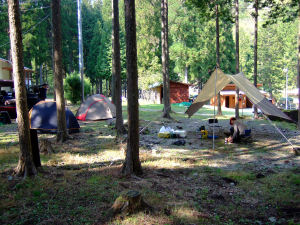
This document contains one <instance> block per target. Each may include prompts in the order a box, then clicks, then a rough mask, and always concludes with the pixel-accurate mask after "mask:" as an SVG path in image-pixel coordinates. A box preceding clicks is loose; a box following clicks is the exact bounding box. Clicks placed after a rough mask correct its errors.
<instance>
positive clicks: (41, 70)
mask: <svg viewBox="0 0 300 225" xmlns="http://www.w3.org/2000/svg"><path fill="white" fill-rule="evenodd" d="M43 83H44V81H43V64H41V65H40V85H42V84H43Z"/></svg>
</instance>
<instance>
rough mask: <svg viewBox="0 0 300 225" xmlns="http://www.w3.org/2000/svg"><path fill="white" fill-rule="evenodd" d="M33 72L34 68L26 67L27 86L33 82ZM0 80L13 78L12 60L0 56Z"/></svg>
mask: <svg viewBox="0 0 300 225" xmlns="http://www.w3.org/2000/svg"><path fill="white" fill-rule="evenodd" d="M32 73H33V70H32V69H29V68H27V67H24V74H25V84H26V86H30V85H31V84H32ZM0 80H13V73H12V62H11V61H9V60H6V59H2V58H0Z"/></svg>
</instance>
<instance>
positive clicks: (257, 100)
mask: <svg viewBox="0 0 300 225" xmlns="http://www.w3.org/2000/svg"><path fill="white" fill-rule="evenodd" d="M217 70H218V71H217ZM217 70H215V71H214V72H213V74H212V75H211V76H210V78H209V79H208V81H207V82H206V84H205V86H204V88H203V89H202V91H201V92H200V94H199V95H198V97H197V98H196V100H195V101H194V102H193V104H192V105H191V106H190V107H189V108H188V110H187V111H186V112H185V113H186V114H188V116H189V117H191V116H192V115H193V114H194V113H196V112H197V111H198V110H199V109H200V108H201V107H202V106H203V105H204V104H205V102H207V101H208V100H210V99H211V98H213V97H214V95H215V93H214V91H213V90H215V85H216V92H217V93H218V92H219V91H221V90H222V89H223V88H224V87H225V86H226V85H227V84H228V83H230V82H233V83H234V84H236V86H237V87H238V88H239V89H240V90H241V91H243V92H244V93H245V95H246V96H247V97H248V98H249V99H250V100H251V101H252V103H253V104H255V105H256V106H257V107H258V108H259V109H260V110H261V111H262V112H263V113H264V114H266V115H273V116H277V117H281V118H284V119H288V120H291V118H289V117H288V116H287V115H286V114H285V113H284V112H282V111H281V110H280V109H278V108H277V107H276V106H275V105H273V104H272V103H271V102H269V101H268V99H266V97H264V96H263V95H262V94H261V93H260V91H259V90H258V89H257V88H256V87H255V86H254V85H253V84H252V83H251V82H250V81H249V80H248V79H247V78H246V77H245V76H244V74H243V73H238V74H236V75H227V74H224V73H223V72H222V71H221V70H220V69H217ZM216 72H217V73H218V78H217V80H216V84H215V73H216Z"/></svg>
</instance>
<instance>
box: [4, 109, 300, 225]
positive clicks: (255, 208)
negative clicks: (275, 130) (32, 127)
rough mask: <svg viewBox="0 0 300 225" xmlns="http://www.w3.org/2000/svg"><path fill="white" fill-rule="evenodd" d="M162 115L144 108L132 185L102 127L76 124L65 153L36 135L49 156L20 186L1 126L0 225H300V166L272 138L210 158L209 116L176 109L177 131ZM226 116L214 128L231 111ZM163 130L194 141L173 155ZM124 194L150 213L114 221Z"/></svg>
mask: <svg viewBox="0 0 300 225" xmlns="http://www.w3.org/2000/svg"><path fill="white" fill-rule="evenodd" d="M76 107H77V106H70V108H71V109H72V110H76ZM123 109H124V110H123V113H124V118H126V114H127V111H126V106H124V108H123ZM161 110H162V105H141V106H140V121H141V122H140V124H141V128H142V127H144V126H146V125H148V126H149V127H148V129H147V130H146V132H145V133H144V134H142V135H141V137H140V139H141V148H140V157H141V161H142V167H143V171H144V174H143V175H142V176H141V177H131V178H124V177H121V176H120V174H119V171H120V168H121V164H122V161H123V159H124V155H123V153H122V150H121V149H122V147H124V145H123V144H120V143H119V142H118V140H117V139H116V138H115V130H114V129H113V127H112V126H110V125H109V124H108V123H107V122H105V121H98V122H82V123H80V126H81V132H80V133H79V134H74V135H72V138H73V139H71V140H68V141H67V142H66V143H64V144H57V143H55V136H54V135H46V134H43V135H39V139H41V138H46V139H48V140H50V141H51V143H52V146H53V147H54V150H55V153H53V154H51V155H41V161H42V169H41V170H40V172H39V174H38V176H37V177H35V178H32V179H26V180H22V179H21V178H17V177H13V176H12V171H13V168H14V167H15V166H16V165H17V161H18V151H19V146H18V138H17V133H16V131H17V130H16V124H12V125H7V126H0V131H1V133H0V224H130V225H131V224H137V225H140V224H299V223H300V215H299V213H300V192H299V190H300V189H299V187H300V168H299V157H294V156H293V154H292V152H291V151H290V150H289V149H288V146H287V145H285V144H283V143H282V142H281V141H280V140H278V137H277V136H274V135H273V134H269V135H265V136H256V137H255V139H254V140H253V142H251V143H247V144H241V145H224V143H223V139H217V140H216V149H215V150H214V151H212V147H211V140H200V139H199V138H198V136H197V132H196V129H194V127H195V128H196V127H197V126H198V125H200V124H201V123H204V121H206V120H207V118H208V117H210V116H211V115H212V113H213V111H212V109H209V108H206V109H203V110H201V111H200V113H198V114H197V115H195V117H193V120H191V123H190V122H189V121H190V120H188V119H186V116H185V115H184V114H183V112H184V108H182V107H179V106H175V107H172V110H173V111H174V112H176V113H173V114H172V117H173V118H174V119H175V122H174V121H166V120H162V119H161V117H160V116H161ZM224 115H225V116H223V117H220V118H219V120H225V119H226V120H227V119H228V118H229V117H230V116H232V111H227V112H225V113H224ZM150 122H151V123H150ZM253 122H254V123H257V126H260V125H265V124H266V122H265V121H264V120H259V121H253ZM149 123H150V124H149ZM163 124H168V125H169V126H175V127H176V126H183V127H187V128H189V127H190V126H192V125H191V124H194V127H193V128H192V129H190V130H194V131H190V132H188V137H187V138H186V145H185V146H175V145H173V144H172V142H173V140H172V139H159V138H157V130H158V129H159V127H161V126H162V125H163ZM277 124H278V125H279V126H281V127H284V129H289V130H293V129H295V127H294V126H290V125H289V124H286V123H279V122H278V123H277ZM129 189H134V190H138V191H140V192H141V193H142V195H143V198H144V199H145V201H146V202H147V203H148V204H150V205H151V206H153V207H154V209H155V210H154V211H153V212H151V213H147V212H139V213H136V214H133V215H119V216H117V217H115V218H110V217H109V216H108V210H109V208H110V207H111V206H112V204H113V202H114V200H115V199H116V198H117V197H118V196H119V195H120V193H122V192H124V191H126V190H129Z"/></svg>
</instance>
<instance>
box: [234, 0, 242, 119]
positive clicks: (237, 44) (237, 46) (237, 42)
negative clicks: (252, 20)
mask: <svg viewBox="0 0 300 225" xmlns="http://www.w3.org/2000/svg"><path fill="white" fill-rule="evenodd" d="M239 29H240V28H239V0H235V72H236V73H239V72H240V36H239ZM239 93H240V90H239V88H238V87H236V93H235V118H239V117H240V115H239V108H240V107H239V103H240V102H239ZM242 104H243V102H242ZM242 107H243V105H242Z"/></svg>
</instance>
